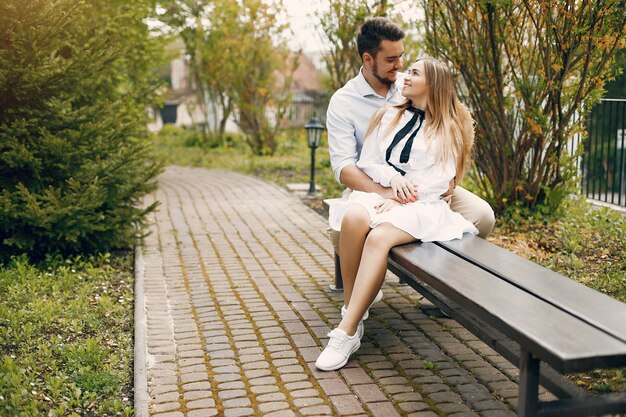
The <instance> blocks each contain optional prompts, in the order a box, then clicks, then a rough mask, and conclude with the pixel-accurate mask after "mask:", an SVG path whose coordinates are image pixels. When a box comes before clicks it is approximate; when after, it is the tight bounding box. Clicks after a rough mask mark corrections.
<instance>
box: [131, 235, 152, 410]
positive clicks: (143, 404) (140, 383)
mask: <svg viewBox="0 0 626 417" xmlns="http://www.w3.org/2000/svg"><path fill="white" fill-rule="evenodd" d="M144 269H145V265H144V260H143V253H142V252H141V246H139V245H138V246H136V247H135V355H134V360H133V362H134V368H135V373H134V392H135V399H134V406H135V417H148V416H149V415H150V414H149V412H148V401H149V398H150V396H149V394H148V376H147V369H146V310H145V301H144V292H143V281H144Z"/></svg>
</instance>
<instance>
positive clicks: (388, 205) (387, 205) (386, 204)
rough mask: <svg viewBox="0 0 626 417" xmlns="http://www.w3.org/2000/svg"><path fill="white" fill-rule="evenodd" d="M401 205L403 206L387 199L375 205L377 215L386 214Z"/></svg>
mask: <svg viewBox="0 0 626 417" xmlns="http://www.w3.org/2000/svg"><path fill="white" fill-rule="evenodd" d="M401 205H402V204H401V203H398V202H397V201H396V200H393V199H391V198H385V199H384V200H383V201H382V202H380V203H378V204H377V205H375V206H374V209H376V213H377V214H380V213H384V212H386V211H389V210H391V209H392V208H394V207H398V206H401Z"/></svg>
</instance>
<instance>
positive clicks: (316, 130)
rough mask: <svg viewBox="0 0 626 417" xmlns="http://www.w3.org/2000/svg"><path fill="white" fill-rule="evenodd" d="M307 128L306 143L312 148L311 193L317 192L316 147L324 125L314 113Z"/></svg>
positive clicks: (306, 125) (305, 126) (318, 144)
mask: <svg viewBox="0 0 626 417" xmlns="http://www.w3.org/2000/svg"><path fill="white" fill-rule="evenodd" d="M304 129H305V130H306V143H307V145H309V148H311V182H310V183H309V195H310V194H314V193H315V149H316V148H318V147H319V146H320V141H321V139H322V131H323V130H324V125H322V124H321V123H320V121H319V120H317V117H315V115H313V117H311V119H310V120H309V122H308V123H307V124H305V125H304Z"/></svg>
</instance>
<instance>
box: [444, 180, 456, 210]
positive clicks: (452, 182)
mask: <svg viewBox="0 0 626 417" xmlns="http://www.w3.org/2000/svg"><path fill="white" fill-rule="evenodd" d="M455 188H456V177H454V178H452V179H451V180H450V186H449V187H448V191H446V192H445V193H443V194H441V199H442V200H443V201H445V202H446V203H448V204H450V200H452V192H453V191H454V189H455Z"/></svg>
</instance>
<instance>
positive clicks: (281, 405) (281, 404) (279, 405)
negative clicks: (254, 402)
mask: <svg viewBox="0 0 626 417" xmlns="http://www.w3.org/2000/svg"><path fill="white" fill-rule="evenodd" d="M285 408H289V403H287V402H285V401H272V402H267V403H262V404H259V411H260V412H261V413H263V415H266V414H267V413H270V412H273V411H278V410H284V409H285Z"/></svg>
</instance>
